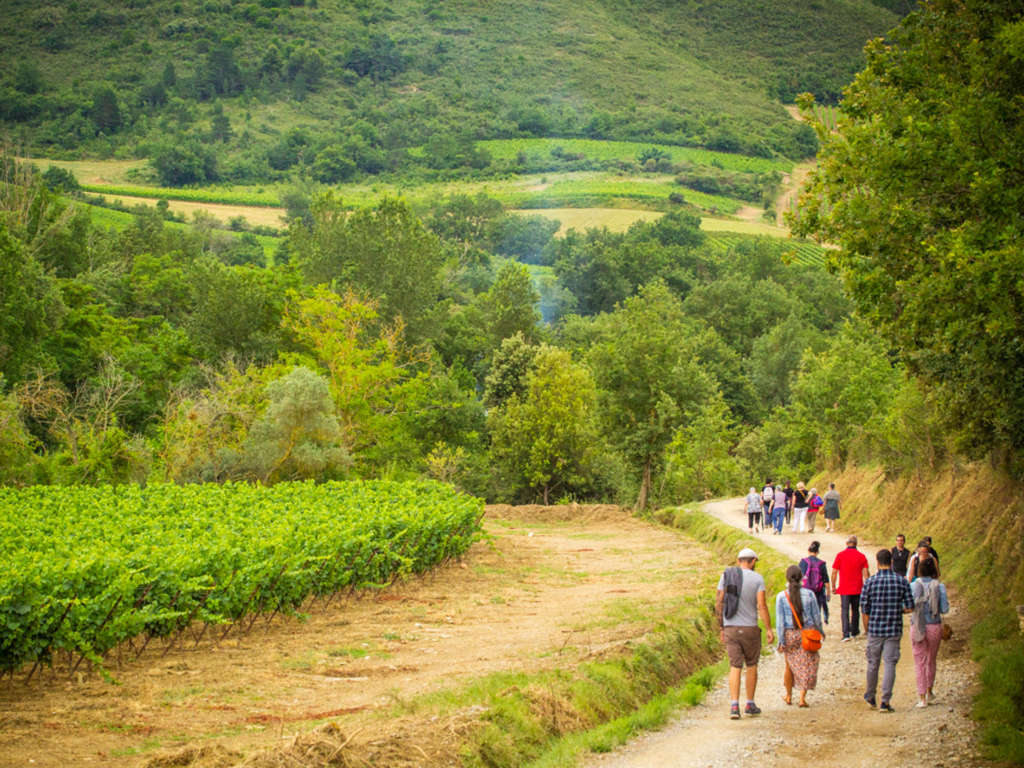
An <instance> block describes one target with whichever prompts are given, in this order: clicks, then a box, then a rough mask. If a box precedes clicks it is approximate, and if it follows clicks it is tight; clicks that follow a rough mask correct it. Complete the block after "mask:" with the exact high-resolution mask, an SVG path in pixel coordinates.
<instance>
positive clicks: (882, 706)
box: [878, 701, 896, 712]
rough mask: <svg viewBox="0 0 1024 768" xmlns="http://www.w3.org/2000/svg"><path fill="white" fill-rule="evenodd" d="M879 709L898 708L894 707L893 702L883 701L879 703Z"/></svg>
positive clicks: (893, 710)
mask: <svg viewBox="0 0 1024 768" xmlns="http://www.w3.org/2000/svg"><path fill="white" fill-rule="evenodd" d="M878 711H879V712H895V711H896V710H895V709H893V708H892V704H890V703H889V702H888V701H883V702H882V703H881V704H879V705H878Z"/></svg>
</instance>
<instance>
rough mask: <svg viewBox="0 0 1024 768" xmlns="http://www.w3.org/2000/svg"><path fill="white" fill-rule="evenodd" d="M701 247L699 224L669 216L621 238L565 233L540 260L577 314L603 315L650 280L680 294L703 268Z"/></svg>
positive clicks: (601, 233) (686, 217)
mask: <svg viewBox="0 0 1024 768" xmlns="http://www.w3.org/2000/svg"><path fill="white" fill-rule="evenodd" d="M703 241H704V235H703V233H702V232H701V231H700V220H699V219H698V218H697V217H696V216H693V215H692V214H689V213H684V212H674V213H669V214H666V215H665V216H663V217H662V218H660V219H659V220H658V221H656V222H654V223H645V222H637V223H636V224H634V225H633V226H632V227H630V229H629V231H628V232H627V233H625V234H616V233H612V232H609V231H608V230H607V229H605V230H596V229H590V230H587V232H586V233H585V234H580V233H578V232H576V231H575V230H570V231H569V232H568V233H567V234H566V236H565V237H563V238H561V239H559V240H556V241H552V243H551V244H550V246H549V253H548V254H547V256H546V258H547V259H549V260H550V261H552V262H553V265H554V272H555V274H556V275H557V276H558V278H559V279H560V281H561V283H562V285H563V286H564V287H565V288H566V289H567V290H569V291H570V292H571V293H572V294H573V296H574V297H575V299H576V308H577V310H578V311H579V313H580V314H583V315H589V314H595V313H598V312H609V311H611V310H612V309H613V308H614V307H615V306H616V304H618V303H619V302H621V301H622V300H623V299H625V298H627V297H629V296H632V295H633V294H634V293H635V292H636V291H637V289H638V288H639V287H640V286H641V285H644V284H646V283H648V282H650V281H652V280H655V279H660V280H664V281H665V282H666V283H667V284H668V285H669V286H670V287H671V288H672V289H674V290H675V291H676V292H677V293H679V294H683V293H685V292H686V291H687V290H688V289H689V287H690V286H691V285H692V283H693V282H694V280H695V275H694V272H695V271H697V270H699V269H701V268H702V267H703V266H704V263H703V262H704V257H703V254H702V253H701V252H700V249H699V248H698V246H700V245H701V244H702V243H703Z"/></svg>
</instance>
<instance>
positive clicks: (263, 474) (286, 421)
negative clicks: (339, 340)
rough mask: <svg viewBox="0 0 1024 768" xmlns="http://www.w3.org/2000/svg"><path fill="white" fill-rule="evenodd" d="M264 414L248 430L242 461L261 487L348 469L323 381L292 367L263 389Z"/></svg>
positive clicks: (339, 429)
mask: <svg viewBox="0 0 1024 768" xmlns="http://www.w3.org/2000/svg"><path fill="white" fill-rule="evenodd" d="M267 400H268V403H267V408H266V410H265V411H264V412H263V415H262V416H260V418H259V419H257V420H256V422H255V423H254V424H253V425H252V427H251V428H250V430H249V434H248V437H247V440H246V445H245V448H244V454H245V460H246V461H247V462H249V463H250V464H251V466H252V468H253V471H254V472H255V474H256V475H257V476H258V477H259V478H260V479H261V481H262V482H264V483H267V482H271V481H276V480H303V479H307V478H314V479H323V478H325V477H329V476H330V475H332V474H341V473H343V471H344V469H345V467H346V466H347V465H348V464H349V463H350V459H349V456H348V454H347V453H346V451H345V449H344V447H343V446H342V442H341V440H342V433H341V427H340V426H339V424H338V421H337V419H336V418H335V417H334V408H333V403H332V400H331V394H330V389H329V387H328V384H327V380H326V379H324V378H323V377H322V376H318V375H317V374H315V373H313V372H312V371H310V370H309V369H308V368H303V367H297V368H294V369H293V370H292V371H291V373H289V374H288V375H286V376H284V377H283V378H280V379H274V380H273V381H271V382H270V383H269V384H267Z"/></svg>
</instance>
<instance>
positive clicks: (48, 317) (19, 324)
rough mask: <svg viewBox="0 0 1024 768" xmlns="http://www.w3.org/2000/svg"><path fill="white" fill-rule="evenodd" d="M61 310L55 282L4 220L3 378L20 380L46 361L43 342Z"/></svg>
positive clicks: (0, 288)
mask: <svg viewBox="0 0 1024 768" xmlns="http://www.w3.org/2000/svg"><path fill="white" fill-rule="evenodd" d="M59 311H60V296H59V293H58V291H57V290H56V286H55V285H54V283H53V281H52V280H51V279H50V278H48V277H47V276H46V274H45V272H44V270H43V267H42V265H41V264H40V263H39V262H38V261H36V260H35V259H33V258H32V257H31V256H29V255H28V253H27V252H26V248H25V246H24V245H22V244H21V243H20V242H18V241H17V240H15V239H14V238H13V237H12V236H11V234H10V233H9V232H8V229H7V227H6V226H5V224H4V222H3V220H2V219H0V376H6V377H7V379H8V380H9V381H19V380H20V379H21V377H22V375H23V374H24V373H26V372H27V371H28V369H29V368H30V367H32V366H33V365H38V364H40V363H41V362H42V361H43V359H44V358H43V357H42V350H41V343H42V341H43V340H44V338H45V337H46V336H47V334H48V333H49V331H50V329H51V328H52V325H53V323H54V322H55V320H56V318H57V316H59Z"/></svg>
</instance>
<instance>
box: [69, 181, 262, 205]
mask: <svg viewBox="0 0 1024 768" xmlns="http://www.w3.org/2000/svg"><path fill="white" fill-rule="evenodd" d="M82 189H84V190H85V191H86V192H91V193H93V194H99V195H107V196H109V197H117V196H124V197H155V198H163V199H165V200H193V201H196V202H202V203H223V204H226V205H245V206H269V207H280V206H281V200H280V198H279V197H278V193H277V191H276V190H275V189H269V190H268V189H265V188H262V187H258V188H256V189H252V188H249V187H219V186H210V187H148V186H142V185H135V184H83V185H82Z"/></svg>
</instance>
